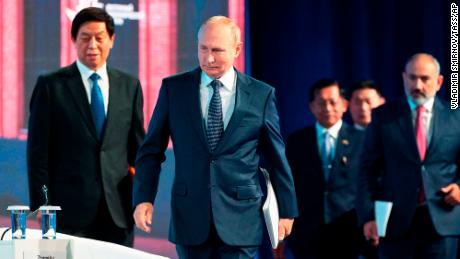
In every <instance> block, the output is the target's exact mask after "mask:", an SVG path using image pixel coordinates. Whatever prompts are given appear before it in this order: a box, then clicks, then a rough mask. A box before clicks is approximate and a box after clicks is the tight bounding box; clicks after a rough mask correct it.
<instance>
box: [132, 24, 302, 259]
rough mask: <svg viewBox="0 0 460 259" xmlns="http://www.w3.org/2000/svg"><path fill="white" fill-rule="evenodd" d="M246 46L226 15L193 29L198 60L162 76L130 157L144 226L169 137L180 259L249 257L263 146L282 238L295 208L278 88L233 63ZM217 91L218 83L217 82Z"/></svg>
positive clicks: (258, 216) (255, 242) (257, 233)
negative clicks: (143, 132) (187, 68)
mask: <svg viewBox="0 0 460 259" xmlns="http://www.w3.org/2000/svg"><path fill="white" fill-rule="evenodd" d="M241 48H242V43H241V41H240V29H239V28H238V26H237V25H236V24H235V23H234V22H233V21H232V20H230V19H229V18H227V17H224V16H215V17H211V18H210V19H208V20H207V21H206V22H205V23H204V24H203V25H202V26H201V28H200V30H199V32H198V59H199V63H200V68H197V69H195V70H193V71H190V72H186V73H182V74H178V75H175V76H172V77H169V78H165V79H164V80H163V83H162V87H161V90H160V94H159V97H158V102H157V105H156V107H155V110H154V112H153V117H152V120H151V122H150V126H149V132H148V134H147V137H146V140H145V142H144V144H143V145H142V146H141V148H140V150H139V153H138V156H137V160H136V175H135V178H134V206H135V207H136V209H135V212H134V219H135V221H136V225H137V226H138V227H139V228H140V229H142V230H144V231H150V226H149V225H150V224H151V220H152V213H153V203H154V200H155V195H156V192H157V187H158V179H159V176H160V171H161V168H160V167H161V163H162V162H163V161H164V159H165V155H164V152H165V150H166V148H167V146H168V140H169V137H171V140H172V142H173V147H174V155H175V162H176V163H175V164H176V168H175V178H174V183H173V187H172V198H171V224H170V232H169V239H170V240H171V241H172V242H173V243H175V244H176V249H177V252H178V254H179V257H180V258H252V257H254V255H255V253H256V251H257V247H258V246H259V245H260V244H261V242H262V230H263V227H264V224H263V217H262V211H261V206H262V201H263V200H262V191H261V187H260V184H263V183H261V182H260V181H259V175H258V167H259V153H260V154H263V155H264V156H265V157H266V160H267V162H268V166H269V168H270V178H271V180H272V183H273V186H274V189H275V192H276V194H277V199H278V205H279V213H280V218H281V219H280V221H279V239H283V238H284V237H285V236H287V235H289V233H290V231H291V227H292V222H293V217H295V216H297V206H296V200H295V192H294V184H293V181H292V176H291V171H290V169H289V166H288V163H287V160H286V158H285V155H284V143H283V140H282V137H281V135H280V129H279V118H278V112H277V108H276V102H275V93H274V89H273V88H272V87H270V86H269V85H267V84H265V83H263V82H260V81H257V80H255V79H254V78H251V77H249V76H247V75H244V74H242V73H240V72H239V71H237V70H235V69H234V67H233V64H234V61H235V58H236V57H238V55H239V54H240V51H241ZM214 89H215V90H214Z"/></svg>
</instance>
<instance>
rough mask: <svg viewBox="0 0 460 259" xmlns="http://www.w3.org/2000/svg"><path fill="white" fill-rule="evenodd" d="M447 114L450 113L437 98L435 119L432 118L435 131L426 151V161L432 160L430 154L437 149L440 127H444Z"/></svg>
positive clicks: (434, 107)
mask: <svg viewBox="0 0 460 259" xmlns="http://www.w3.org/2000/svg"><path fill="white" fill-rule="evenodd" d="M447 112H448V111H445V107H444V105H443V103H442V102H440V101H439V100H437V98H435V99H434V105H433V117H432V118H431V127H432V129H433V131H432V132H431V140H430V143H429V144H428V149H427V150H426V155H425V160H427V159H429V158H430V153H432V152H433V149H434V148H435V146H434V145H436V143H437V142H438V138H439V137H440V134H439V133H438V131H439V125H442V121H443V120H442V116H443V114H446V113H447ZM427 136H428V134H427Z"/></svg>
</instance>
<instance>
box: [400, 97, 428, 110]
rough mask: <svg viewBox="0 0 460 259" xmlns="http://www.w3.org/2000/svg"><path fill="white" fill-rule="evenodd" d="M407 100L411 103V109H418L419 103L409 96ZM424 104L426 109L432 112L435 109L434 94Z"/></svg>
mask: <svg viewBox="0 0 460 259" xmlns="http://www.w3.org/2000/svg"><path fill="white" fill-rule="evenodd" d="M407 102H408V103H409V108H410V110H411V111H415V109H417V104H416V103H415V102H414V101H413V100H412V99H411V98H410V97H407ZM422 105H423V107H425V110H426V111H427V112H431V111H432V110H433V105H434V96H433V97H431V98H430V99H428V100H427V101H426V102H425V103H424V104H422Z"/></svg>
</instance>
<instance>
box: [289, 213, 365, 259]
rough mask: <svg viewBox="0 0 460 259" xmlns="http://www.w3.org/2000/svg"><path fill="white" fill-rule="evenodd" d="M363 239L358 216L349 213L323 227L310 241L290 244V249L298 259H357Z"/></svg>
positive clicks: (305, 240) (304, 240) (299, 230)
mask: <svg viewBox="0 0 460 259" xmlns="http://www.w3.org/2000/svg"><path fill="white" fill-rule="evenodd" d="M296 231H297V232H301V231H302V230H301V229H296ZM299 234H300V233H299ZM361 239H363V237H362V234H361V232H360V229H359V228H358V224H357V222H356V214H355V213H354V212H347V213H345V214H344V215H342V216H341V217H340V218H337V219H334V220H333V221H332V222H331V223H329V224H325V225H323V226H321V228H320V229H319V230H318V232H317V233H314V235H313V236H312V237H311V238H310V239H300V240H299V241H293V242H289V247H290V248H291V250H292V253H293V255H294V257H295V258H296V259H335V258H339V259H356V258H357V257H358V249H359V246H360V242H364V241H361Z"/></svg>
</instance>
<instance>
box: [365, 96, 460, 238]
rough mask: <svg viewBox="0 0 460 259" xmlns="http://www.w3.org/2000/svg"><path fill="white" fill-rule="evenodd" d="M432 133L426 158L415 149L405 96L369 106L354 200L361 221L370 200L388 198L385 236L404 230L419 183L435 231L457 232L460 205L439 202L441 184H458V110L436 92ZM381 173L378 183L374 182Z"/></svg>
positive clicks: (370, 210)
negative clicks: (369, 117) (370, 111)
mask: <svg viewBox="0 0 460 259" xmlns="http://www.w3.org/2000/svg"><path fill="white" fill-rule="evenodd" d="M431 123H432V129H433V131H432V137H431V141H430V142H429V145H428V148H427V151H426V155H425V160H424V161H421V159H420V155H419V152H418V148H417V144H416V139H415V129H414V125H413V122H412V116H411V111H410V108H409V104H408V102H407V99H405V98H403V99H401V100H397V101H394V102H391V103H387V104H385V105H383V106H382V107H379V108H377V109H376V110H375V111H374V112H373V118H372V123H371V124H370V125H369V127H368V129H367V131H366V139H365V145H364V149H363V159H362V161H363V163H362V169H361V170H362V172H361V173H360V176H361V177H360V193H361V195H360V197H359V202H358V204H357V208H358V212H359V219H360V223H362V224H364V223H366V222H368V221H370V220H373V219H374V204H373V202H374V200H375V197H376V196H378V197H379V199H382V200H387V201H391V202H393V208H392V211H391V214H390V218H389V221H388V226H387V232H386V236H387V237H390V238H391V237H400V236H403V235H404V234H406V233H407V231H408V230H409V228H410V226H411V224H412V219H413V216H414V213H415V209H416V207H417V206H418V196H419V192H420V186H421V185H422V184H423V186H424V190H425V197H426V205H427V206H428V209H429V212H430V216H431V220H432V221H433V225H434V227H435V229H436V231H437V232H438V233H439V234H440V235H459V234H460V220H459V219H460V206H450V205H448V204H447V203H445V202H444V200H443V199H444V194H443V193H442V192H441V191H440V189H441V188H442V187H445V186H447V185H448V184H450V183H457V184H460V171H459V165H460V134H459V132H460V111H459V110H451V109H450V107H449V106H448V104H446V103H445V102H444V101H442V100H441V99H438V98H435V101H434V105H433V117H432V119H431ZM379 179H381V180H380V181H381V187H380V188H375V187H376V186H379V185H377V184H376V183H377V182H378V181H379Z"/></svg>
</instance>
